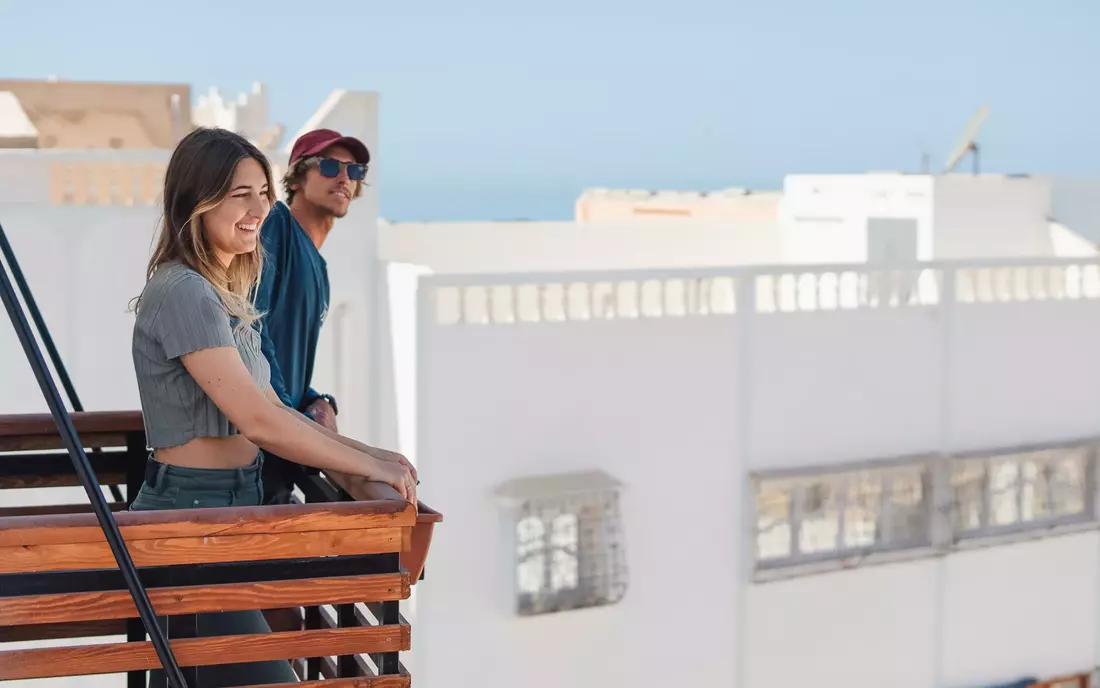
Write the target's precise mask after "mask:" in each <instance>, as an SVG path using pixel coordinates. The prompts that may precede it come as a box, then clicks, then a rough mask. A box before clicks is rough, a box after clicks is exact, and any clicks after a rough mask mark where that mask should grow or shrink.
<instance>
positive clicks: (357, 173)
mask: <svg viewBox="0 0 1100 688" xmlns="http://www.w3.org/2000/svg"><path fill="white" fill-rule="evenodd" d="M369 163H370V152H369V151H368V150H367V147H366V146H365V145H363V143H362V142H361V141H359V139H356V138H354V137H351V136H342V135H341V134H340V133H338V132H335V131H332V130H331V129H318V130H316V131H311V132H309V133H308V134H305V135H303V136H302V137H300V138H299V139H298V140H297V141H296V142H295V143H294V148H293V150H292V151H291V153H290V162H289V165H288V167H287V172H286V175H285V176H284V177H283V189H284V191H285V192H286V199H287V201H286V203H285V204H284V203H282V202H281V201H280V202H276V203H275V206H274V207H273V208H272V209H271V212H270V214H268V216H267V219H266V220H265V221H264V224H263V228H262V229H261V234H260V240H261V242H262V244H263V248H264V270H263V275H262V277H261V280H260V286H259V289H258V291H257V294H256V308H257V310H259V311H260V312H261V313H266V315H265V316H264V317H263V320H262V326H261V330H260V336H261V341H262V349H263V353H264V356H265V357H266V358H267V360H268V362H269V363H270V364H271V386H272V387H273V388H274V389H275V392H276V393H277V394H278V395H279V398H280V399H282V401H283V403H284V404H286V405H287V406H288V407H290V408H292V409H297V410H298V411H300V412H301V413H303V414H304V415H306V416H308V417H309V418H311V419H312V420H313V421H314V422H316V423H318V424H320V425H322V426H324V427H326V428H328V429H329V430H332V431H333V432H336V431H337V429H336V416H337V414H338V413H339V406H338V405H337V402H336V399H334V398H333V397H332V395H330V394H321V393H318V392H317V391H316V390H314V389H313V387H312V386H311V378H312V376H313V363H314V359H315V357H316V354H317V339H318V337H319V335H320V332H321V325H322V324H323V323H324V321H325V316H326V315H327V314H328V306H329V280H328V267H327V265H326V263H325V259H324V258H323V257H322V256H321V253H320V249H321V246H322V245H323V244H324V243H325V239H326V238H327V237H328V235H329V232H331V231H332V227H333V225H334V224H335V223H336V220H337V219H338V218H341V217H344V215H346V214H347V212H348V207H349V206H350V205H351V202H352V199H355V198H358V197H359V196H360V195H361V193H362V186H363V180H364V179H365V178H366V174H367V167H368V164H369ZM372 453H373V452H372ZM380 458H381V457H380ZM286 469H287V463H286V462H285V461H284V460H283V459H281V458H279V457H276V456H273V455H270V454H267V455H266V456H265V458H264V501H265V503H268V504H286V503H288V502H289V501H290V491H291V489H292V480H291V479H290V478H289V477H288V476H287V475H286Z"/></svg>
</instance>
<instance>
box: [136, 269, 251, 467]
mask: <svg viewBox="0 0 1100 688" xmlns="http://www.w3.org/2000/svg"><path fill="white" fill-rule="evenodd" d="M235 324H236V322H235V321H232V322H231V321H230V318H229V312H228V311H227V310H226V309H225V306H224V305H223V304H222V300H221V298H220V297H219V296H218V292H217V291H215V289H214V287H213V285H211V284H210V283H209V282H208V281H206V279H205V278H204V277H203V276H202V275H200V274H199V273H197V272H195V271H194V270H192V269H191V268H189V267H186V266H185V265H182V264H180V263H177V262H169V263H165V264H163V265H161V266H160V267H159V268H158V269H157V271H156V272H155V273H153V277H152V278H151V279H150V280H149V282H148V283H147V284H146V285H145V291H144V292H143V293H142V295H141V300H140V301H139V302H138V309H137V320H136V322H135V323H134V339H133V357H134V371H135V372H136V373H137V383H138V394H139V395H140V397H141V411H142V414H143V415H144V417H145V434H146V436H147V439H148V442H149V446H150V447H152V448H154V449H156V448H159V447H174V446H177V445H181V444H184V443H186V442H187V441H188V440H190V439H192V438H195V437H225V436H228V435H235V434H237V429H236V428H235V427H233V425H232V424H231V423H230V422H229V419H228V418H226V416H225V414H224V413H222V412H221V410H220V409H219V408H218V407H217V406H216V405H215V404H214V402H213V401H212V400H211V399H210V397H208V396H207V395H206V393H205V392H203V391H202V388H201V387H199V385H198V383H197V382H195V380H194V378H192V377H191V375H190V373H188V372H187V369H186V368H184V366H183V364H182V363H181V362H180V360H179V357H180V356H182V355H184V354H187V353H191V352H192V351H198V350H200V349H208V348H212V347H217V346H232V347H235V348H236V349H237V351H238V352H240V355H241V360H243V361H244V364H245V366H246V367H247V368H248V370H249V372H251V373H252V379H254V380H255V381H256V384H257V385H259V386H260V389H261V390H263V391H266V390H267V387H268V385H269V382H270V375H271V369H270V367H269V365H268V362H267V359H265V358H264V355H263V353H262V352H261V351H260V335H259V333H258V332H257V331H256V330H255V329H253V328H251V327H249V328H241V329H237V328H235V327H234V325H235Z"/></svg>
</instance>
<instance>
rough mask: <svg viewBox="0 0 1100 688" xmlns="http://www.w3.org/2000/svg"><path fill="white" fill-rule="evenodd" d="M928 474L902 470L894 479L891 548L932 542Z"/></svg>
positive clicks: (891, 488)
mask: <svg viewBox="0 0 1100 688" xmlns="http://www.w3.org/2000/svg"><path fill="white" fill-rule="evenodd" d="M926 476H927V473H926V472H925V471H924V470H923V469H919V468H914V469H908V470H899V471H896V472H894V473H893V475H891V477H890V533H889V534H888V536H887V538H888V541H889V543H890V544H891V545H898V544H913V543H921V542H928V541H929V540H930V537H929V533H928V502H927V501H926V499H925V497H926V495H925V489H924V482H925V478H926Z"/></svg>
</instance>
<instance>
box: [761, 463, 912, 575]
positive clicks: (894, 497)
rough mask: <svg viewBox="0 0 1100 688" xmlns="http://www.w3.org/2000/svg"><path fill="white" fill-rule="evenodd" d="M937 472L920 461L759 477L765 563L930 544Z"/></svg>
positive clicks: (762, 543) (777, 563)
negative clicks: (815, 473) (932, 482)
mask: <svg viewBox="0 0 1100 688" xmlns="http://www.w3.org/2000/svg"><path fill="white" fill-rule="evenodd" d="M930 486H931V473H930V471H929V469H928V467H927V466H924V465H921V464H917V465H912V466H900V467H890V468H868V469H864V470H857V471H846V472H838V473H832V474H818V475H813V476H806V477H798V476H787V477H782V478H774V479H768V478H764V479H761V480H759V482H758V485H757V491H756V514H757V522H756V538H755V540H756V553H755V554H756V563H757V566H758V567H759V568H768V567H772V566H783V565H789V564H792V563H799V562H807V561H816V560H822V559H830V558H837V557H843V556H852V555H857V554H861V553H868V552H876V551H884V550H891V549H900V548H904V547H914V546H921V545H926V544H928V542H929V541H930V527H929V526H930V515H931V499H930V494H931V490H930Z"/></svg>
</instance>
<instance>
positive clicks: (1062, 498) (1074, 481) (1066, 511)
mask: <svg viewBox="0 0 1100 688" xmlns="http://www.w3.org/2000/svg"><path fill="white" fill-rule="evenodd" d="M1061 454H1062V456H1061V458H1059V459H1057V460H1055V461H1054V462H1053V466H1052V467H1051V471H1050V477H1049V482H1050V500H1051V514H1052V515H1053V516H1070V515H1073V514H1083V513H1085V488H1086V486H1087V481H1086V479H1085V469H1086V466H1087V465H1088V450H1087V449H1074V450H1072V451H1069V452H1061Z"/></svg>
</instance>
